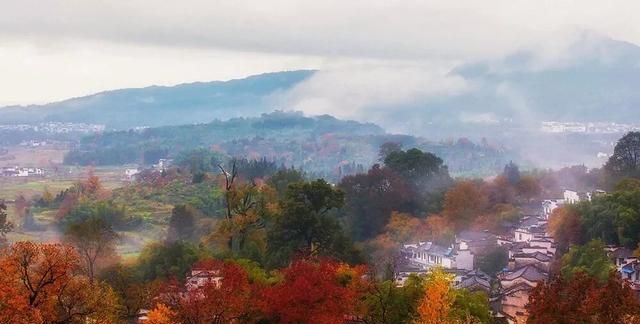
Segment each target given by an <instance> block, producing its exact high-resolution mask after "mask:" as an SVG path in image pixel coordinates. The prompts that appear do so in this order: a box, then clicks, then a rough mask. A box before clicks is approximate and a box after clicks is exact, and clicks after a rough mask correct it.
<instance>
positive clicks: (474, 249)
mask: <svg viewBox="0 0 640 324" xmlns="http://www.w3.org/2000/svg"><path fill="white" fill-rule="evenodd" d="M456 245H457V247H458V250H470V251H471V253H473V254H475V255H481V254H484V253H486V252H487V251H489V250H491V249H493V248H495V247H496V246H497V245H498V239H497V237H496V236H495V235H493V234H491V233H489V232H488V231H470V230H466V231H462V232H460V233H458V234H457V235H456Z"/></svg>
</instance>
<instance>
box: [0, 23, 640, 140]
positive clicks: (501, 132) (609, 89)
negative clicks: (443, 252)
mask: <svg viewBox="0 0 640 324" xmlns="http://www.w3.org/2000/svg"><path fill="white" fill-rule="evenodd" d="M566 45H567V46H566V47H567V49H566V53H565V54H564V56H561V57H563V58H561V59H558V58H553V59H551V60H550V61H549V62H544V58H542V59H541V58H540V57H539V56H538V55H536V54H535V53H533V52H527V51H523V52H519V53H515V54H513V55H510V56H507V57H505V58H503V59H499V60H493V61H483V62H475V63H470V64H463V65H461V66H458V67H457V68H455V69H453V70H452V71H450V74H451V75H455V76H458V77H461V78H463V79H464V81H465V82H466V83H467V84H468V87H467V90H465V91H462V92H459V93H455V94H443V95H440V96H436V97H429V98H417V99H415V100H413V101H411V102H408V103H407V102H405V103H402V104H397V105H387V106H384V104H381V103H375V106H374V107H365V108H370V109H365V110H362V111H366V114H364V113H363V115H362V116H356V119H358V120H363V121H370V122H375V123H377V124H379V125H380V126H382V127H384V128H385V129H388V130H393V131H396V132H402V133H405V134H416V135H420V136H429V137H435V138H445V137H448V136H453V137H459V136H468V137H472V138H476V139H479V138H480V137H482V136H485V137H492V138H495V137H507V138H511V137H512V136H513V135H512V131H514V130H516V131H519V130H522V129H525V128H526V129H529V130H537V129H539V127H540V123H541V122H542V121H605V122H607V121H608V122H621V123H640V115H638V113H637V111H638V109H639V108H640V91H638V89H637V87H638V86H637V85H638V84H640V47H638V46H636V45H634V44H630V43H625V42H620V41H616V40H612V39H609V38H606V37H602V36H599V35H593V34H589V33H585V34H584V35H583V37H582V38H580V39H578V40H577V41H575V42H573V43H570V44H566ZM314 73H315V71H310V70H301V71H287V72H276V73H266V74H261V75H256V76H251V77H247V78H244V79H238V80H231V81H225V82H222V81H214V82H197V83H189V84H181V85H177V86H172V87H160V86H152V87H147V88H139V89H122V90H114V91H105V92H101V93H97V94H94V95H90V96H85V97H80V98H74V99H69V100H65V101H61V102H56V103H51V104H47V105H34V106H27V107H6V108H0V121H1V122H0V123H7V124H11V123H37V122H42V121H58V122H83V123H96V124H106V126H107V127H108V128H111V129H128V128H132V127H137V126H150V127H156V126H165V125H180V124H194V123H207V122H210V121H212V120H214V119H221V120H226V119H229V118H234V117H255V116H259V115H260V114H261V113H267V112H271V111H274V110H277V109H282V110H291V109H292V107H289V106H286V105H288V102H287V100H282V99H283V98H287V96H286V94H287V93H288V91H289V90H291V89H292V88H294V87H296V86H299V85H300V84H301V83H303V82H304V81H305V80H307V79H309V78H313V76H314ZM347 77H348V76H347ZM336 82H339V81H336ZM407 82H409V81H407ZM345 86H346V87H348V86H349V83H348V82H346V83H345ZM412 86H415V85H412ZM312 91H313V90H312ZM356 93H357V92H356ZM309 95H310V96H314V95H317V94H315V93H310V94H309ZM319 95H323V94H322V93H321V94H319ZM277 99H280V100H277ZM311 99H318V98H315V97H311ZM320 99H322V98H321V97H320ZM276 103H279V104H281V105H283V106H282V107H280V106H274V105H276ZM338 109H345V110H349V109H353V107H349V106H345V107H338ZM314 112H315V113H318V112H320V113H322V111H314ZM324 113H331V112H329V111H326V112H324Z"/></svg>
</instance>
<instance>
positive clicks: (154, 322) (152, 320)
mask: <svg viewBox="0 0 640 324" xmlns="http://www.w3.org/2000/svg"><path fill="white" fill-rule="evenodd" d="M145 322H146V323H149V324H172V323H175V322H176V312H174V311H173V310H171V308H169V307H167V306H166V305H164V304H158V305H156V307H155V308H154V309H152V310H151V311H150V312H149V314H147V320H146V321H145Z"/></svg>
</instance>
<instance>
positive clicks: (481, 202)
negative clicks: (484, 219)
mask: <svg viewBox="0 0 640 324" xmlns="http://www.w3.org/2000/svg"><path fill="white" fill-rule="evenodd" d="M487 207H488V198H487V196H485V195H484V192H483V191H482V190H481V188H480V186H479V185H478V184H477V183H475V182H471V181H461V182H458V183H456V184H455V185H454V186H453V188H451V189H449V191H447V193H446V195H445V198H444V209H443V211H442V214H443V215H444V216H445V217H446V218H447V219H448V220H449V222H451V223H452V224H455V225H456V227H457V228H458V229H460V228H463V227H466V226H469V224H470V223H472V222H473V221H474V220H475V219H476V218H477V217H478V216H481V215H482V214H484V213H486V212H487Z"/></svg>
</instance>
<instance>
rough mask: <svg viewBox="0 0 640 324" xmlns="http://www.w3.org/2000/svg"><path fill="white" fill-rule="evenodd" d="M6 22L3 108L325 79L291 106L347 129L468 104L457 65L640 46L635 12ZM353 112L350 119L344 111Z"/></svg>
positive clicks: (238, 3) (376, 11) (370, 2)
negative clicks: (253, 81)
mask: <svg viewBox="0 0 640 324" xmlns="http://www.w3.org/2000/svg"><path fill="white" fill-rule="evenodd" d="M0 8H1V9H0V106H2V105H9V104H22V105H26V104H33V103H46V102H52V101H58V100H62V99H66V98H70V97H76V96H82V95H87V94H91V93H95V92H99V91H103V90H109V89H117V88H125V87H143V86H149V85H173V84H179V83H184V82H192V81H209V80H228V79H232V78H241V77H245V76H248V75H252V74H258V73H263V72H271V71H281V70H295V69H319V70H321V73H318V74H316V75H315V76H314V77H313V78H311V79H310V80H308V81H306V83H305V84H303V85H301V86H300V87H297V88H296V89H294V90H293V91H291V93H288V94H287V95H286V100H287V102H288V103H289V104H290V105H291V106H292V108H296V109H301V110H304V111H305V112H310V113H326V112H334V111H338V112H341V114H342V115H343V116H341V117H351V116H350V115H354V114H356V113H358V107H365V106H368V105H371V103H374V102H375V103H379V102H384V103H386V104H391V105H393V104H395V103H403V102H406V101H410V100H413V99H415V98H416V97H428V96H433V95H441V94H451V93H457V92H461V91H465V89H468V88H469V87H470V86H472V85H469V84H467V83H466V82H465V80H463V79H460V78H459V77H456V76H452V75H451V74H449V73H448V72H449V71H450V70H451V68H453V67H455V66H457V65H459V64H461V63H466V62H474V61H482V60H490V59H498V58H501V57H504V56H507V55H509V54H513V53H515V52H518V51H522V50H527V51H533V52H535V53H536V55H537V56H538V57H539V62H540V64H541V66H545V64H554V63H555V62H559V61H562V60H563V59H564V60H566V59H567V55H568V54H567V44H570V43H571V41H572V40H573V39H576V38H577V37H580V35H582V34H583V33H585V31H586V32H589V33H596V34H598V35H602V36H604V37H610V38H614V39H618V40H622V41H627V42H630V43H634V44H640V20H638V19H637V17H636V14H637V12H640V2H638V1H591V0H579V1H563V0H553V1H547V0H537V1H519V0H483V1H450V0H447V1H428V0H423V1H392V0H386V1H381V0H350V1H344V0H341V1H338V0H322V1H300V0H270V1H265V0H256V1H249V0H232V1H226V0H181V1H173V0H163V1H148V0H126V1H125V0H110V1H107V0H19V1H18V0H0ZM569 59H570V58H569ZM400 81H402V82H400ZM399 83H402V86H401V87H400V86H398V84H399ZM345 103H348V104H349V105H350V107H354V109H353V111H346V112H345V111H344V109H342V110H339V109H338V108H339V106H341V105H344V104H345Z"/></svg>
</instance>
